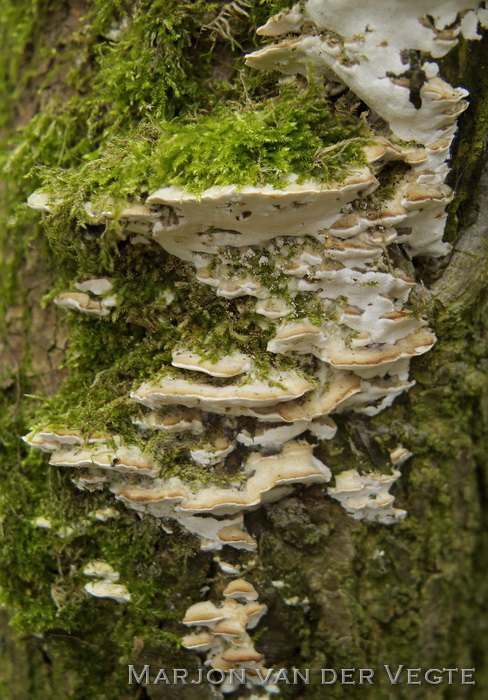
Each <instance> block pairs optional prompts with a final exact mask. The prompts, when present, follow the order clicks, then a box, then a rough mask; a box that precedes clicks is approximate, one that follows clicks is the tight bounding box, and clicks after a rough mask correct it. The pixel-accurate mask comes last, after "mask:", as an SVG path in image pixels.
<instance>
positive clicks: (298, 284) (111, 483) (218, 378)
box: [25, 0, 488, 668]
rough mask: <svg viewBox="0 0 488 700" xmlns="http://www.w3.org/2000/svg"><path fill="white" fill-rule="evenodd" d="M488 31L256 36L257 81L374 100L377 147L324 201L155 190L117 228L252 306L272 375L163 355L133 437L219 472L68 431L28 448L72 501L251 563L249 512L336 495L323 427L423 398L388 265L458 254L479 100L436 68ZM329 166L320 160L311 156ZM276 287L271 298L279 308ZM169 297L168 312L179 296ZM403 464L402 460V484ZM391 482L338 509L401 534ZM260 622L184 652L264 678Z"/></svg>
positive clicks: (414, 10) (328, 435)
mask: <svg viewBox="0 0 488 700" xmlns="http://www.w3.org/2000/svg"><path fill="white" fill-rule="evenodd" d="M241 4H242V3H241ZM487 15H488V10H486V9H484V8H482V7H481V6H479V5H478V4H477V3H476V2H473V1H472V0H408V1H406V2H401V3H382V2H377V3H373V4H371V3H365V4H364V3H363V5H362V6H361V5H360V4H358V2H357V0H303V2H300V3H298V4H296V5H295V6H294V7H293V8H292V9H290V10H288V11H285V12H281V13H279V14H278V15H276V16H274V17H272V18H271V19H270V20H269V21H268V22H267V23H266V24H265V25H264V26H263V27H261V28H260V30H259V34H261V35H263V36H268V37H281V38H282V41H281V42H280V43H277V44H269V45H267V46H265V47H264V48H262V49H260V50H258V51H255V52H253V53H252V54H249V55H248V56H247V62H248V65H250V66H252V67H254V68H256V69H266V70H270V69H273V70H277V71H280V72H281V73H283V74H285V75H304V76H306V77H310V66H312V67H313V71H314V79H315V80H316V82H317V85H320V84H323V82H324V81H325V91H326V93H327V94H328V95H330V96H334V95H337V94H338V93H340V92H341V91H344V92H345V91H350V92H351V93H352V95H353V96H355V97H357V98H359V99H360V100H362V101H363V102H364V104H365V105H366V106H367V108H368V109H369V110H370V113H369V117H368V118H367V120H368V119H369V122H371V123H370V128H371V133H372V136H371V138H370V139H368V142H367V143H366V141H365V142H364V143H363V144H362V145H361V148H362V152H363V155H364V164H363V165H362V166H360V167H355V168H353V169H351V170H350V171H349V172H348V173H347V175H346V176H345V177H343V178H342V180H340V181H337V182H333V183H328V184H325V183H321V182H314V181H310V180H309V181H305V182H298V179H299V178H298V176H297V175H296V174H293V173H290V174H289V177H288V180H287V183H285V184H283V186H281V187H273V186H271V185H263V186H243V187H237V185H235V184H229V185H228V186H223V187H211V188H209V189H206V190H205V191H203V192H202V193H201V194H200V195H198V196H197V195H196V194H193V193H191V192H189V191H188V190H187V189H183V188H179V187H175V186H170V187H167V186H163V187H161V188H160V189H159V190H157V191H156V192H154V193H152V194H151V195H150V196H149V197H148V198H147V200H146V202H145V203H133V204H129V205H128V206H127V207H126V208H125V209H124V210H123V211H122V214H121V220H122V228H123V229H124V230H125V231H126V232H127V234H131V233H134V234H137V236H136V238H134V239H133V241H134V242H135V241H136V240H138V241H141V240H154V241H156V242H157V243H158V244H159V245H161V246H162V247H163V248H164V249H165V250H166V251H167V252H168V253H169V254H170V255H173V256H175V257H176V258H179V259H180V260H182V261H184V262H185V263H188V264H189V265H188V268H189V269H191V270H193V275H194V280H195V284H205V285H209V286H210V287H212V288H213V289H214V291H215V294H216V295H217V296H220V297H222V298H223V299H235V298H240V297H242V298H243V304H245V305H246V306H247V308H250V309H254V310H255V312H256V314H257V315H258V316H259V324H260V326H261V327H262V328H263V329H265V330H266V332H267V333H268V335H267V339H268V343H267V353H268V358H267V359H268V360H269V363H270V366H271V370H270V371H269V372H268V374H264V375H263V373H259V371H258V364H259V363H258V359H257V357H256V356H255V354H254V353H255V350H256V348H253V347H240V348H239V351H237V350H236V351H235V352H232V353H227V354H224V353H222V354H221V355H220V356H217V357H214V353H212V355H210V356H208V357H207V356H205V355H204V354H203V353H202V352H201V351H198V350H197V349H196V348H192V347H191V346H190V344H185V346H183V345H181V346H180V345H176V346H175V347H170V348H168V351H170V352H171V363H169V364H168V365H167V366H165V367H164V368H163V370H164V371H162V372H160V373H159V374H158V375H156V376H153V377H151V376H149V377H145V378H144V379H145V380H144V381H143V382H142V383H141V384H140V385H139V386H137V387H134V388H133V391H132V393H131V398H132V399H133V402H134V406H135V410H134V415H133V418H132V420H133V422H134V424H135V425H136V426H137V427H138V428H139V429H140V431H141V435H142V437H143V438H144V439H145V438H146V437H150V436H151V435H152V434H153V433H157V432H158V431H161V432H164V433H165V439H168V441H171V440H175V441H179V444H183V445H186V446H187V457H188V465H189V466H192V468H194V469H195V468H196V467H195V465H197V466H198V468H199V469H205V470H207V472H208V477H209V478H208V479H207V478H206V479H202V481H201V482H200V481H198V480H195V479H194V480H193V481H192V482H190V480H188V481H186V480H185V478H184V475H183V474H181V475H180V477H178V478H177V477H173V478H165V477H164V474H163V475H160V473H159V472H160V465H159V464H158V463H157V461H156V460H155V459H153V458H152V457H149V456H148V455H146V454H145V453H144V452H143V451H142V450H141V449H140V448H139V447H136V446H135V445H130V444H125V443H124V442H123V441H122V439H121V438H120V437H119V436H116V435H112V436H110V435H93V436H91V437H85V436H83V435H82V433H81V432H80V431H78V430H76V429H66V430H58V429H56V430H52V429H51V428H49V427H47V428H46V429H45V430H42V431H38V432H33V433H30V434H29V435H28V436H26V437H25V440H26V442H27V443H28V444H29V445H31V446H33V447H37V448H39V449H41V450H44V451H46V452H50V453H51V459H50V463H51V464H53V465H57V466H67V467H78V468H80V469H82V470H83V471H82V472H81V474H80V475H78V477H77V484H78V486H79V487H80V488H87V489H90V488H98V487H100V486H103V485H104V484H105V485H107V486H108V488H109V489H110V490H111V491H112V492H113V493H114V494H115V496H116V498H118V499H119V500H121V501H122V502H124V503H125V504H126V505H127V506H129V507H131V508H134V509H135V510H137V511H138V512H140V513H142V514H149V515H152V516H154V517H157V518H160V519H161V522H162V523H164V527H166V528H168V525H167V524H166V522H167V521H168V520H176V521H177V522H179V523H180V524H181V525H182V526H183V527H185V528H187V529H188V530H189V531H191V532H192V533H194V534H196V535H197V536H198V537H200V539H201V543H202V548H203V549H205V550H209V551H210V550H219V549H221V548H222V547H223V546H224V545H231V546H233V547H236V548H242V549H245V550H253V549H255V547H256V542H255V541H254V539H253V538H252V537H251V535H249V533H247V532H246V530H245V526H244V517H243V516H244V513H245V512H246V511H248V510H252V509H255V508H258V507H260V506H261V505H262V504H263V503H266V502H272V501H276V500H277V499H278V498H281V497H282V496H283V495H285V494H287V493H289V492H290V490H291V489H292V488H293V487H294V486H295V485H298V484H307V483H327V482H328V481H329V480H330V478H331V475H330V471H329V469H328V468H327V466H326V465H324V464H322V462H320V461H319V460H318V459H317V458H316V457H315V456H314V454H313V449H314V443H316V442H317V440H326V439H327V440H328V439H332V438H333V437H334V434H335V431H336V426H335V424H334V422H333V420H332V419H331V418H330V416H329V414H331V413H341V412H343V411H346V410H352V411H357V412H359V413H362V414H365V415H375V414H376V413H378V412H379V411H381V410H383V409H385V408H386V407H387V406H389V405H390V404H391V403H392V402H393V401H394V399H395V398H396V397H397V396H398V395H399V394H401V393H402V392H404V391H407V390H408V389H409V388H410V387H411V386H412V385H413V382H411V381H410V380H409V362H410V359H411V358H412V357H415V356H417V355H420V354H422V353H425V352H427V351H428V350H429V349H430V348H431V347H432V345H433V344H434V342H435V336H434V334H433V333H432V331H431V330H430V329H429V327H428V320H427V319H426V318H423V317H420V316H419V315H418V314H416V313H414V312H413V309H412V307H411V305H410V302H409V297H410V294H411V292H412V290H413V289H414V288H415V286H416V283H415V281H414V279H412V278H411V277H410V276H409V275H408V274H406V272H405V269H407V270H408V269H409V267H411V266H410V261H408V260H406V259H403V260H402V261H401V262H398V263H397V262H393V261H396V260H397V257H398V256H397V255H396V254H395V251H398V246H399V245H401V246H402V247H403V248H404V249H406V250H407V251H408V252H409V254H410V255H411V256H417V255H422V256H431V257H439V256H442V255H445V254H446V253H447V252H448V251H449V245H448V244H446V243H444V242H443V241H442V236H443V232H444V226H445V220H446V207H447V205H448V203H449V202H450V201H451V199H452V192H451V190H450V189H449V188H448V187H447V186H446V185H445V179H446V175H447V173H448V158H449V149H450V145H451V142H452V139H453V137H454V134H455V131H456V124H457V117H458V116H459V114H461V112H462V111H463V110H464V109H465V108H466V106H467V103H466V100H465V97H466V96H467V92H466V90H464V89H463V88H458V87H452V86H450V85H448V84H447V83H446V82H445V81H444V80H442V79H441V78H440V77H439V69H438V66H437V64H436V63H435V59H438V58H441V57H443V56H445V55H446V54H447V52H448V51H449V49H450V48H452V47H453V46H454V45H455V44H456V42H457V37H458V36H459V35H460V34H461V33H462V34H464V36H465V37H466V38H468V39H477V38H479V35H478V31H477V27H478V23H479V22H486V21H487V19H488V18H487ZM290 35H295V36H292V38H290ZM371 116H372V117H373V118H371ZM377 117H380V118H381V119H382V120H383V122H382V123H381V124H380V126H378V123H379V122H380V120H379V119H377ZM387 129H388V130H389V131H388V133H389V136H388V138H385V133H386V132H387ZM405 140H408V141H409V142H410V143H409V144H408V145H405V143H404V141H405ZM328 153H329V152H328V150H327V149H326V148H324V149H321V151H319V152H318V153H317V157H321V158H324V159H326V158H327V156H328ZM390 167H391V168H396V171H395V172H396V175H395V178H394V181H393V182H392V184H391V186H390V187H387V188H383V191H382V197H380V196H379V194H378V193H380V191H381V188H380V182H382V180H381V175H382V173H384V172H386V173H388V170H386V171H385V168H386V169H388V168H390ZM162 184H164V183H162ZM379 188H380V189H379ZM385 189H386V190H387V192H386V194H385ZM375 196H376V200H375V203H374V204H373V203H372V201H373V200H374V198H375ZM28 201H29V205H30V206H31V207H33V208H35V209H38V210H40V211H49V209H50V207H52V203H50V202H49V198H48V197H47V196H46V195H45V194H43V193H34V194H33V195H31V197H29V200H28ZM84 207H85V210H86V212H87V214H88V215H89V216H90V217H91V219H92V220H93V222H94V223H103V222H106V221H107V220H109V219H113V217H114V213H113V211H112V210H111V208H110V207H112V209H113V210H114V209H115V208H114V207H113V206H112V205H110V206H109V207H108V208H107V210H106V211H102V212H100V211H96V210H95V208H94V206H93V205H92V204H91V203H90V202H87V203H85V205H84ZM263 269H267V270H268V275H266V274H263V273H262V270H263ZM270 269H271V272H269V270H270ZM269 275H271V277H272V279H277V280H278V279H279V281H280V285H279V288H280V289H281V291H280V292H278V291H277V288H276V286H275V285H273V284H272V283H271V282H270V280H269ZM273 276H274V277H273ZM74 286H75V289H76V291H68V292H66V293H64V294H61V295H59V296H58V297H57V298H56V300H55V303H56V304H58V305H59V306H64V307H65V308H71V309H76V310H78V311H81V312H84V313H88V314H94V315H99V316H106V315H108V314H109V312H110V309H111V308H113V307H114V306H116V305H117V304H118V303H119V302H118V300H117V298H116V297H115V296H114V295H113V286H112V281H111V280H110V279H108V278H105V277H99V278H94V279H88V280H78V281H77V282H76V283H75V285H74ZM164 294H165V298H166V300H167V303H168V304H169V303H171V301H172V298H173V297H172V292H169V291H166V292H164ZM311 308H312V309H313V313H312V311H311V310H310V309H311ZM300 309H301V310H300ZM304 309H306V311H305V310H304ZM122 310H123V309H122ZM256 355H257V353H256ZM278 355H285V356H287V357H288V358H291V359H292V360H293V363H294V364H293V367H294V369H287V370H286V371H285V370H278V369H276V367H277V366H278V360H279V359H280V358H278V357H277V356H278ZM281 366H282V365H281ZM286 366H287V367H288V365H286ZM273 368H275V369H273ZM195 377H197V378H196V379H195ZM136 409H137V415H136ZM148 409H149V410H148ZM409 455H410V453H409V452H408V450H406V449H405V448H403V447H401V446H399V447H397V448H395V449H394V450H393V451H392V452H391V461H392V464H393V467H398V466H399V465H400V464H401V463H402V462H403V461H404V460H405V459H406V458H407V457H408V456H409ZM227 459H229V461H230V460H233V461H234V462H235V463H237V471H236V472H235V473H236V477H235V481H231V482H230V483H228V484H227V486H226V487H223V486H222V485H217V484H216V483H214V482H213V481H212V474H213V471H214V470H216V469H220V468H221V467H222V469H223V471H224V472H225V464H226V460H227ZM234 466H236V464H234ZM345 466H347V465H345ZM183 471H184V470H183ZM398 476H399V471H398V469H393V471H392V473H391V474H390V475H384V474H377V473H369V474H360V473H359V472H357V471H356V470H353V469H346V470H345V471H343V472H342V473H341V474H339V475H338V476H337V477H336V480H335V486H334V487H332V488H329V490H328V494H329V495H330V496H331V497H333V498H335V499H337V500H339V501H340V503H341V504H342V505H343V507H344V508H345V509H346V511H347V512H348V513H349V514H350V515H352V516H353V517H354V518H356V519H363V520H373V521H378V522H381V523H387V524H389V523H393V522H396V521H398V520H400V519H401V518H403V517H405V511H403V510H400V509H397V508H394V507H393V505H392V503H393V496H392V495H391V494H390V493H389V489H390V487H391V486H392V484H393V483H394V481H395V480H396V479H397V478H398ZM215 481H217V480H215ZM44 527H46V526H44ZM225 566H227V565H225ZM227 568H228V569H229V570H230V569H232V567H231V566H228V567H227ZM233 572H234V570H233ZM234 583H236V582H234ZM88 586H89V587H90V588H89V589H88ZM114 586H115V587H116V588H117V586H119V585H118V584H116V583H114V582H113V581H107V580H105V581H103V580H102V581H98V582H95V583H90V584H87V587H86V589H87V590H89V592H90V593H91V594H92V595H101V593H100V591H102V589H103V591H105V594H107V591H110V590H112V591H113V592H114V591H115V589H114V588H113V587H114ZM104 587H105V588H104ZM107 587H108V588H107ZM110 587H112V588H110ZM120 588H123V587H120V586H119V587H118V588H117V590H118V591H119V593H117V592H114V594H113V595H112V597H115V599H116V600H122V599H124V595H128V594H126V593H124V592H122V593H120V590H119V589H120ZM250 605H251V603H249V602H247V603H246V604H245V605H244V604H240V603H237V602H236V601H234V600H233V599H232V598H229V599H228V600H227V602H226V603H225V605H224V607H223V608H219V609H217V608H215V606H213V605H212V604H211V603H205V604H203V603H202V604H198V606H193V608H191V609H190V610H189V611H188V615H187V620H186V624H191V625H198V626H200V627H206V628H207V630H206V631H201V632H197V633H196V635H193V636H192V639H191V640H190V639H189V638H187V646H188V647H189V648H193V649H199V650H203V649H208V650H210V649H212V650H214V651H212V653H213V654H214V655H213V656H212V664H215V666H214V667H215V668H227V667H229V665H230V664H235V663H240V664H248V667H249V668H253V667H254V668H257V667H258V665H259V664H260V663H261V660H262V659H261V657H260V655H259V654H257V653H256V652H255V651H254V649H253V648H252V645H251V644H250V642H249V641H248V639H247V637H246V634H247V633H246V631H245V630H246V628H247V627H248V626H249V621H248V617H247V616H248V613H249V610H250V608H249V606H250ZM205 615H207V617H205ZM212 615H213V616H214V617H212ZM192 616H193V617H192ZM215 616H216V617H215ZM224 622H225V625H224ZM220 623H222V631H221V632H220V633H216V631H215V630H216V629H217V627H216V626H217V624H220ZM224 627H225V629H226V630H227V631H226V632H225V633H224V631H223V630H224ZM232 629H233V630H234V631H229V630H232ZM236 635H237V636H236ZM236 639H240V640H241V641H240V642H239V643H234V642H235V640H236ZM232 640H234V642H232ZM229 643H230V644H231V646H230V647H228V645H229ZM214 652H215V653H214ZM236 654H237V656H239V654H241V657H239V658H240V660H239V659H238V658H237V657H236ZM217 664H218V665H217ZM252 664H255V666H252ZM242 667H244V666H242ZM246 667H247V666H246Z"/></svg>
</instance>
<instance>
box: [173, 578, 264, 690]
mask: <svg viewBox="0 0 488 700" xmlns="http://www.w3.org/2000/svg"><path fill="white" fill-rule="evenodd" d="M223 595H224V599H225V600H224V603H223V605H222V606H221V607H217V606H216V605H215V604H214V603H212V602H211V601H209V600H207V601H202V602H200V603H195V604H194V605H192V606H190V607H189V608H188V610H187V611H186V614H185V617H184V618H183V624H184V625H186V626H187V627H193V628H196V630H195V631H194V632H191V633H189V634H186V635H185V636H184V637H183V646H184V647H186V648H187V649H190V650H192V651H196V652H199V653H205V655H206V660H205V665H206V666H209V667H210V668H214V669H218V670H220V671H224V672H228V671H230V670H231V669H232V670H234V671H235V670H238V671H242V670H245V671H246V673H245V674H244V677H245V681H246V682H247V683H248V684H249V686H250V687H253V686H254V685H260V684H261V682H262V681H260V676H262V674H264V675H266V674H267V670H266V669H265V668H264V665H263V662H264V656H263V654H261V653H259V652H258V651H257V650H256V649H255V647H254V644H253V641H252V639H251V637H250V636H249V633H248V630H252V629H254V628H255V627H256V626H257V625H258V623H259V621H260V620H261V618H262V617H263V615H264V614H265V613H266V606H265V605H262V604H260V603H258V602H257V599H258V593H257V591H256V590H255V588H254V586H253V585H252V584H250V583H249V582H247V581H245V580H244V579H234V580H233V581H231V582H230V583H229V584H228V586H227V587H226V589H225V590H224V592H223ZM256 670H258V671H259V672H261V673H259V674H258V673H256ZM236 687H237V686H236V683H235V680H233V679H232V677H231V676H229V677H228V678H226V680H225V681H224V682H223V684H222V685H221V686H220V689H221V691H222V692H224V693H232V692H233V691H234V690H236Z"/></svg>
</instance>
